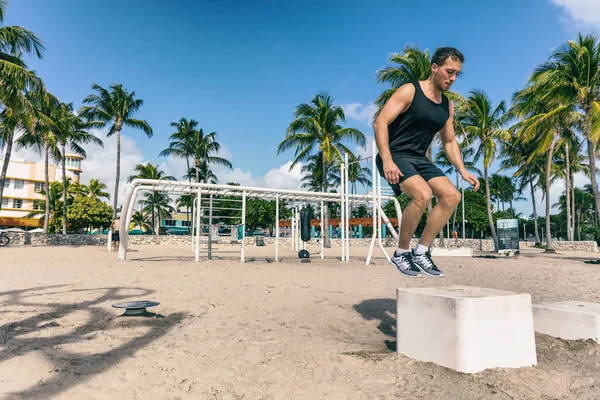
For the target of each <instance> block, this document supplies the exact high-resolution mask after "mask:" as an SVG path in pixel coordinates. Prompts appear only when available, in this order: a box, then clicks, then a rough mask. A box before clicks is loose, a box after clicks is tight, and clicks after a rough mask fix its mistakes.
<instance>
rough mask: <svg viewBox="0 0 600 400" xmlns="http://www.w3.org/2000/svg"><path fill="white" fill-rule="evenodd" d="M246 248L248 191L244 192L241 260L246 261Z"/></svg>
mask: <svg viewBox="0 0 600 400" xmlns="http://www.w3.org/2000/svg"><path fill="white" fill-rule="evenodd" d="M245 248H246V191H245V190H244V191H243V192H242V251H241V259H242V262H244V261H245Z"/></svg>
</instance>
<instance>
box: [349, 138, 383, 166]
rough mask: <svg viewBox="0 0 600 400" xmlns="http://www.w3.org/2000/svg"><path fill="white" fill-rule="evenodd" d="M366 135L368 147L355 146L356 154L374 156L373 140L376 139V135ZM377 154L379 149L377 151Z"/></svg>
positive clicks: (363, 156)
mask: <svg viewBox="0 0 600 400" xmlns="http://www.w3.org/2000/svg"><path fill="white" fill-rule="evenodd" d="M365 136H366V141H367V143H366V145H367V146H366V148H364V147H361V146H356V147H355V148H354V151H353V152H354V155H355V156H357V157H359V158H367V157H372V156H373V145H374V144H373V140H375V137H374V136H370V135H365ZM376 154H377V151H376ZM370 161H371V160H370V159H369V167H371V164H370Z"/></svg>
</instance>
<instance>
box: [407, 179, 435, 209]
mask: <svg viewBox="0 0 600 400" xmlns="http://www.w3.org/2000/svg"><path fill="white" fill-rule="evenodd" d="M431 196H432V192H431V188H430V187H429V186H427V185H423V186H420V187H419V188H417V189H416V190H414V191H413V193H412V196H411V199H412V201H413V202H414V203H415V204H416V205H417V206H419V208H422V209H425V208H427V205H428V204H429V201H430V200H431Z"/></svg>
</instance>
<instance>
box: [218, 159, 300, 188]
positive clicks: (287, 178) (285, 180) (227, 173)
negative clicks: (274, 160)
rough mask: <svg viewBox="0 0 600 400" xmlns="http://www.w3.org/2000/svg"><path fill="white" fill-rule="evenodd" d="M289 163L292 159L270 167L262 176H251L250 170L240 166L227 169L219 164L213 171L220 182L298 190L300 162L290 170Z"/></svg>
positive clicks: (290, 163)
mask: <svg viewBox="0 0 600 400" xmlns="http://www.w3.org/2000/svg"><path fill="white" fill-rule="evenodd" d="M291 165H292V161H288V162H286V163H285V164H283V165H281V166H279V167H277V168H271V169H270V170H269V171H267V173H266V174H265V175H264V176H253V175H252V173H251V172H248V171H242V170H241V169H240V168H235V169H233V170H228V169H226V168H224V167H221V166H215V167H214V169H213V171H214V173H215V175H217V177H218V178H219V183H221V184H225V183H227V182H237V183H239V184H240V185H242V186H254V187H265V188H273V189H291V190H298V189H300V185H301V182H300V181H301V179H302V173H301V172H300V170H301V169H302V164H297V165H296V166H294V168H292V169H291V171H290V166H291Z"/></svg>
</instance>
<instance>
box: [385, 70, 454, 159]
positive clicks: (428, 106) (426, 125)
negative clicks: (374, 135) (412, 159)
mask: <svg viewBox="0 0 600 400" xmlns="http://www.w3.org/2000/svg"><path fill="white" fill-rule="evenodd" d="M411 83H412V84H413V85H414V86H415V95H414V97H413V100H412V102H411V104H410V106H409V107H408V109H407V110H406V111H405V112H403V113H402V114H400V115H398V116H397V117H396V119H395V120H393V121H392V122H391V123H390V124H389V125H388V132H389V134H388V137H389V145H390V151H391V153H392V156H394V155H396V154H404V155H411V156H418V157H425V156H426V155H427V149H428V148H429V146H430V145H431V142H432V141H433V137H434V135H435V134H436V133H437V132H439V131H440V130H441V129H442V128H443V127H444V125H445V124H446V121H448V117H449V116H450V109H449V105H448V98H447V97H446V96H445V95H444V94H443V93H442V102H441V103H440V104H438V103H435V102H434V101H432V100H431V99H429V98H428V97H427V96H425V93H423V90H422V89H421V85H420V84H419V82H418V81H414V82H411Z"/></svg>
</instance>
